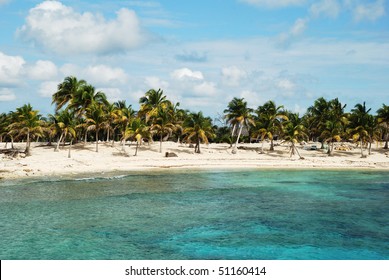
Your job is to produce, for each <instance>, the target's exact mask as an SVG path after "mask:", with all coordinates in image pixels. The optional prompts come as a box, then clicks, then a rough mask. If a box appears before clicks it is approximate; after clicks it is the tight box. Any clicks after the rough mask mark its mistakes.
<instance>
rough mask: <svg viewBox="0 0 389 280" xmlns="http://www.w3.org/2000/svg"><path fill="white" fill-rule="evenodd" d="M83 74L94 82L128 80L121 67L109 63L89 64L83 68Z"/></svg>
mask: <svg viewBox="0 0 389 280" xmlns="http://www.w3.org/2000/svg"><path fill="white" fill-rule="evenodd" d="M83 76H84V77H85V79H86V80H87V81H88V82H89V83H92V84H96V85H102V84H111V83H119V84H124V83H125V82H126V81H127V74H126V72H125V71H124V70H123V69H121V68H113V67H110V66H107V65H95V66H89V67H87V68H86V69H85V70H83Z"/></svg>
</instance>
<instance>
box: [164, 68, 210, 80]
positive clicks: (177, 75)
mask: <svg viewBox="0 0 389 280" xmlns="http://www.w3.org/2000/svg"><path fill="white" fill-rule="evenodd" d="M171 77H172V78H173V79H176V80H184V79H190V80H204V76H203V73H201V72H200V71H192V70H190V69H189V68H181V69H177V70H174V71H173V72H172V73H171Z"/></svg>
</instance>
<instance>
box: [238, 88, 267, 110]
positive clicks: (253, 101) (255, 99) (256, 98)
mask: <svg viewBox="0 0 389 280" xmlns="http://www.w3.org/2000/svg"><path fill="white" fill-rule="evenodd" d="M240 98H244V99H245V100H246V101H247V103H248V104H249V107H250V108H253V109H256V108H257V107H258V106H259V105H261V104H262V103H263V100H262V98H261V97H260V94H258V93H257V92H256V91H253V90H243V91H242V92H241V93H240Z"/></svg>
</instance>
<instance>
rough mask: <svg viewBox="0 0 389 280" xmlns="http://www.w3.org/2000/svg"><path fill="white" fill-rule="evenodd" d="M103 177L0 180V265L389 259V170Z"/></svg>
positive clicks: (158, 174) (169, 172)
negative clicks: (2, 261) (0, 261)
mask: <svg viewBox="0 0 389 280" xmlns="http://www.w3.org/2000/svg"><path fill="white" fill-rule="evenodd" d="M99 176H102V177H100V178H92V177H91V178H84V179H50V178H46V179H39V180H38V179H34V180H30V181H25V180H21V181H6V182H0V234H1V238H0V259H103V260H105V259H270V260H276V259H288V260H298V259H308V260H311V259H313V260H319V259H363V260H367V259H389V173H388V172H377V171H376V172H368V171H354V172H350V171H315V170H305V171H302V170H294V171H292V170H278V171H270V170H245V171H242V170H240V171H239V170H235V171H196V172H179V171H166V172H151V173H128V174H125V176H124V175H122V176H111V177H109V175H99ZM103 176H105V177H103Z"/></svg>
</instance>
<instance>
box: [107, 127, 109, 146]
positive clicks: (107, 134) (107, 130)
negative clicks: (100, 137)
mask: <svg viewBox="0 0 389 280" xmlns="http://www.w3.org/2000/svg"><path fill="white" fill-rule="evenodd" d="M107 143H109V128H108V129H107Z"/></svg>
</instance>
